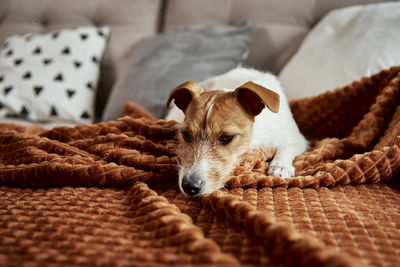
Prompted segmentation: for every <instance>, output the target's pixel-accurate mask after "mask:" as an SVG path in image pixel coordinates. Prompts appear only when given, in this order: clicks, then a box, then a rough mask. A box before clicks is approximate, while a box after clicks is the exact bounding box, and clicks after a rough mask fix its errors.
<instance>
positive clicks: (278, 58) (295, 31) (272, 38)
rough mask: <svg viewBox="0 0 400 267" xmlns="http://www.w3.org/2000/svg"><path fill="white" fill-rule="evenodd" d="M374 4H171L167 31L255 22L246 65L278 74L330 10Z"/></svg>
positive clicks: (195, 0) (208, 0)
mask: <svg viewBox="0 0 400 267" xmlns="http://www.w3.org/2000/svg"><path fill="white" fill-rule="evenodd" d="M371 2H383V1H376V0H375V1H374V0H344V1H326V0H296V1H293V0H280V1H277V0H246V1H244V0H218V1H215V0H201V1H199V0H169V1H168V5H167V7H166V13H165V25H164V26H165V27H164V29H165V30H171V29H173V28H176V27H180V26H184V25H188V24H221V23H225V24H232V25H240V24H241V23H243V22H244V21H245V20H248V19H253V20H254V21H255V22H256V31H255V36H254V43H253V46H252V50H251V52H250V55H249V58H248V60H247V63H248V64H249V65H251V66H253V67H257V68H260V69H264V70H269V71H271V72H274V73H277V72H279V71H280V70H281V69H282V67H283V66H284V65H285V63H286V62H287V61H288V60H289V59H290V58H291V56H292V55H293V54H294V53H295V52H296V51H297V49H298V47H299V45H300V44H301V42H302V40H303V39H304V37H305V36H306V35H307V33H308V32H309V31H310V29H311V28H312V27H313V26H314V25H315V24H316V23H317V22H318V21H319V20H320V19H321V18H322V17H323V16H324V15H325V14H326V13H327V12H328V11H330V10H332V9H335V8H339V7H343V6H349V5H356V4H367V3H371Z"/></svg>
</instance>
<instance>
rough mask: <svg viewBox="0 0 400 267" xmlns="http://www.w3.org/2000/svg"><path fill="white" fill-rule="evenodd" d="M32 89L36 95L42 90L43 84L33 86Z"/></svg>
mask: <svg viewBox="0 0 400 267" xmlns="http://www.w3.org/2000/svg"><path fill="white" fill-rule="evenodd" d="M33 90H34V91H35V95H36V96H38V95H39V94H40V93H41V92H42V90H43V86H34V87H33Z"/></svg>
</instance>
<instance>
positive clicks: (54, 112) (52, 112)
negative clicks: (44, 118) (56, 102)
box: [50, 106, 58, 117]
mask: <svg viewBox="0 0 400 267" xmlns="http://www.w3.org/2000/svg"><path fill="white" fill-rule="evenodd" d="M50 116H51V117H57V116H58V112H57V109H56V107H55V106H51V109H50Z"/></svg>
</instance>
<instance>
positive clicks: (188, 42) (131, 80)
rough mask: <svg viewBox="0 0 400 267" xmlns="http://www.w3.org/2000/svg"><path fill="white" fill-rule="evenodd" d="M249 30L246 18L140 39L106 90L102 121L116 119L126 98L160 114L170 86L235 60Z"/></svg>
mask: <svg viewBox="0 0 400 267" xmlns="http://www.w3.org/2000/svg"><path fill="white" fill-rule="evenodd" d="M252 29H253V24H252V23H247V24H245V25H244V26H241V27H233V26H224V25H220V26H210V27H199V28H192V29H181V30H177V31H171V32H168V33H166V34H162V35H159V36H155V37H151V38H148V39H146V40H144V41H142V42H140V43H139V44H138V45H137V47H136V48H135V49H134V50H133V53H132V54H131V56H130V57H129V64H128V65H127V67H126V69H125V71H124V73H123V74H122V75H121V78H120V79H119V80H118V81H117V83H116V85H115V86H114V87H113V89H112V93H111V96H110V100H109V102H108V104H107V107H106V110H105V113H104V116H103V120H112V119H116V118H118V117H119V116H120V114H121V112H122V110H123V107H124V102H125V101H127V100H130V101H132V102H135V103H137V104H140V105H142V106H143V107H145V108H146V109H148V110H149V111H150V112H151V113H153V115H154V116H156V117H158V118H163V117H164V116H165V114H166V110H165V101H166V99H167V96H168V93H169V92H170V91H171V90H172V89H174V88H175V87H176V86H178V85H179V84H181V83H183V82H185V81H187V80H194V81H197V82H200V81H202V80H204V79H207V78H209V77H211V76H215V75H218V74H222V73H224V72H227V71H228V70H230V69H232V68H235V67H237V66H238V65H239V64H241V63H242V62H243V61H244V60H245V58H246V56H247V55H248V52H249V49H250V45H251V40H252V33H253V32H252Z"/></svg>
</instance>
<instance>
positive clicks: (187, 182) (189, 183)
mask: <svg viewBox="0 0 400 267" xmlns="http://www.w3.org/2000/svg"><path fill="white" fill-rule="evenodd" d="M203 186H204V182H203V181H202V180H201V179H199V178H198V177H196V176H193V175H192V176H190V177H187V176H186V177H184V178H183V180H182V189H183V191H184V192H185V193H186V194H187V195H189V196H195V195H197V194H199V193H200V191H201V189H202V188H203Z"/></svg>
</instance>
